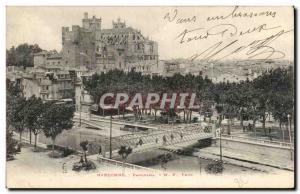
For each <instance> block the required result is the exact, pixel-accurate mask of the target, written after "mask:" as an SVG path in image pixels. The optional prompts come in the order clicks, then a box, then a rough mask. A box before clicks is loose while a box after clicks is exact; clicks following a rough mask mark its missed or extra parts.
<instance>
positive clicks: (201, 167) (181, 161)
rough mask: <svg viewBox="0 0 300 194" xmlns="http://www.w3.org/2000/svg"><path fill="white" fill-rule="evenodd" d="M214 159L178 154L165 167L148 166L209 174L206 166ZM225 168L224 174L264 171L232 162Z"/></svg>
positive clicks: (168, 170)
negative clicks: (232, 163)
mask: <svg viewBox="0 0 300 194" xmlns="http://www.w3.org/2000/svg"><path fill="white" fill-rule="evenodd" d="M213 162H214V161H212V160H205V159H201V158H198V157H194V156H177V157H176V159H174V160H172V161H169V162H168V163H166V164H165V165H164V167H165V168H166V169H164V168H163V167H162V166H161V164H150V165H149V166H147V167H150V168H154V169H158V170H165V171H167V172H180V173H193V174H198V173H199V174H207V172H205V167H206V166H207V165H208V164H210V163H213ZM223 167H224V170H223V173H222V174H232V175H234V174H258V173H262V172H259V171H254V170H252V169H249V168H245V167H240V166H236V165H231V164H223Z"/></svg>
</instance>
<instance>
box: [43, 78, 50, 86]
mask: <svg viewBox="0 0 300 194" xmlns="http://www.w3.org/2000/svg"><path fill="white" fill-rule="evenodd" d="M51 84H52V82H51V81H50V80H48V79H43V80H42V81H41V85H43V86H50V85H51Z"/></svg>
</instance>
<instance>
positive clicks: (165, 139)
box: [163, 135, 167, 145]
mask: <svg viewBox="0 0 300 194" xmlns="http://www.w3.org/2000/svg"><path fill="white" fill-rule="evenodd" d="M166 143H167V138H166V135H164V136H163V144H164V145H165V144H166Z"/></svg>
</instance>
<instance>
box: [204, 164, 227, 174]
mask: <svg viewBox="0 0 300 194" xmlns="http://www.w3.org/2000/svg"><path fill="white" fill-rule="evenodd" d="M223 170H224V167H223V163H222V162H220V161H218V162H214V163H211V164H208V165H207V166H206V167H205V171H206V172H207V173H208V174H219V173H222V172H223Z"/></svg>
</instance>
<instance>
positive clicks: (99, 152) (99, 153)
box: [98, 146, 102, 155]
mask: <svg viewBox="0 0 300 194" xmlns="http://www.w3.org/2000/svg"><path fill="white" fill-rule="evenodd" d="M101 154H102V148H101V146H99V151H98V155H101Z"/></svg>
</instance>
